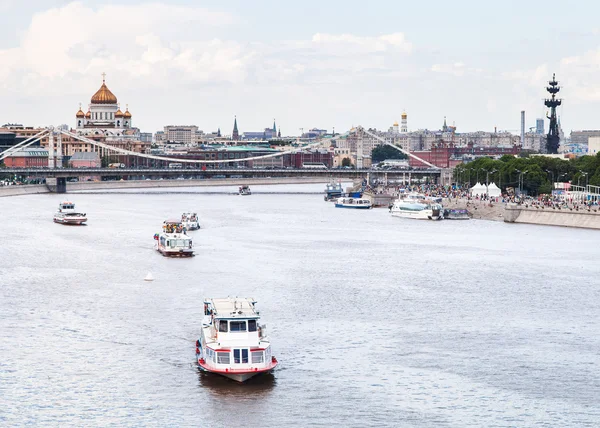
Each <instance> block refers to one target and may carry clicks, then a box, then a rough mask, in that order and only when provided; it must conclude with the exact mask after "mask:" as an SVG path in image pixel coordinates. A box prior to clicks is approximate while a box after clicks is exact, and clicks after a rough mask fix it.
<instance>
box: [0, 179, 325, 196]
mask: <svg viewBox="0 0 600 428" xmlns="http://www.w3.org/2000/svg"><path fill="white" fill-rule="evenodd" d="M330 180H331V178H326V177H287V178H286V177H281V178H235V179H220V180H214V179H212V180H151V181H147V180H125V181H80V182H77V183H67V193H68V192H73V191H78V190H79V191H82V190H109V189H150V188H177V187H204V186H241V185H243V184H247V185H249V186H258V185H266V184H268V185H271V184H307V183H308V184H310V183H327V182H329V181H330ZM37 193H50V190H49V189H48V187H47V186H46V185H45V184H40V185H23V186H0V197H2V196H19V195H32V194H37Z"/></svg>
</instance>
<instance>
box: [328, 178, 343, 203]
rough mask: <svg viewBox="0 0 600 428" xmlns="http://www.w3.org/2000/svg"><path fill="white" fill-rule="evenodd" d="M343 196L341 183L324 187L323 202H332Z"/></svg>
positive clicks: (332, 183)
mask: <svg viewBox="0 0 600 428" xmlns="http://www.w3.org/2000/svg"><path fill="white" fill-rule="evenodd" d="M343 194H344V189H343V188H342V183H334V182H331V183H327V185H326V186H325V201H334V200H336V199H337V198H341V197H342V195H343Z"/></svg>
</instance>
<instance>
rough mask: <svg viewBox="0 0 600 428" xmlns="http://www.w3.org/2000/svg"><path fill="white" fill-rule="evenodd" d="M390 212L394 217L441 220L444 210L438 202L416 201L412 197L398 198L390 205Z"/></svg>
mask: <svg viewBox="0 0 600 428" xmlns="http://www.w3.org/2000/svg"><path fill="white" fill-rule="evenodd" d="M390 213H392V215H393V216H394V217H403V218H415V219H418V220H441V219H443V218H444V212H443V209H442V206H441V205H440V204H436V203H431V202H427V201H426V200H423V201H422V202H417V201H415V200H413V199H409V198H405V199H398V200H396V201H395V202H394V204H393V205H392V206H391V207H390Z"/></svg>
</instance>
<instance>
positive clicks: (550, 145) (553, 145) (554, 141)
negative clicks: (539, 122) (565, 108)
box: [544, 74, 562, 153]
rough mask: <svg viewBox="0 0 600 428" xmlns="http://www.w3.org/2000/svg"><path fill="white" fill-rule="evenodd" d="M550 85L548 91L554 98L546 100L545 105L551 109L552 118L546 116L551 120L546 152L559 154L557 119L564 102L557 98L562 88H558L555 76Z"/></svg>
mask: <svg viewBox="0 0 600 428" xmlns="http://www.w3.org/2000/svg"><path fill="white" fill-rule="evenodd" d="M548 84H549V85H550V86H547V87H546V91H548V93H550V94H551V95H552V98H550V99H548V98H546V99H545V100H544V105H545V106H546V107H548V108H549V109H550V116H548V115H546V117H547V118H548V119H550V128H549V129H548V135H547V136H546V151H547V152H548V153H558V146H559V145H560V134H559V129H558V128H559V127H558V120H557V118H556V107H558V106H559V105H561V104H562V100H561V99H560V98H556V94H558V92H559V91H560V86H558V82H557V81H556V75H555V74H552V80H551V81H550V82H548Z"/></svg>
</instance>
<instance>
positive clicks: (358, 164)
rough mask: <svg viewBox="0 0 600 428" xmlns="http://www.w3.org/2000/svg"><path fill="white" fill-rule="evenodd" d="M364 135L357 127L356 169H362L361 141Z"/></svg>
mask: <svg viewBox="0 0 600 428" xmlns="http://www.w3.org/2000/svg"><path fill="white" fill-rule="evenodd" d="M364 136H365V133H364V132H363V129H362V127H359V128H358V129H357V130H356V168H359V169H360V168H362V167H363V139H364Z"/></svg>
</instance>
